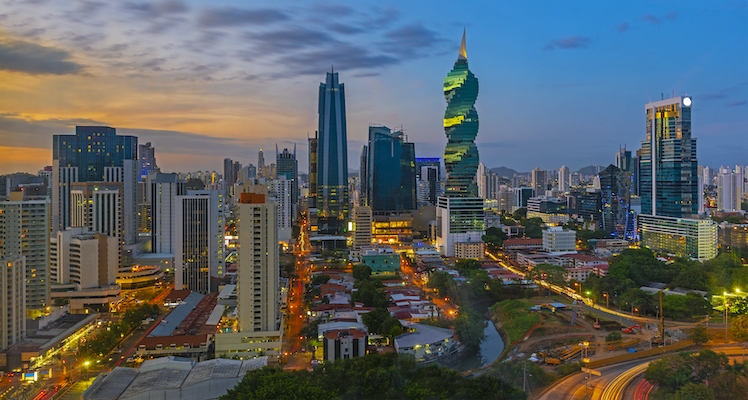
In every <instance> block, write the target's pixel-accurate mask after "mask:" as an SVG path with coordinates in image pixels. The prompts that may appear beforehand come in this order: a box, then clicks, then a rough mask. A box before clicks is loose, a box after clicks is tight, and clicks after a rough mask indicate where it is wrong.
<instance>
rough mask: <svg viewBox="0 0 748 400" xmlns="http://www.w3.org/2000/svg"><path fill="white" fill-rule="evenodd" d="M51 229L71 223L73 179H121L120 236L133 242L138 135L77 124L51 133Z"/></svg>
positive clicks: (119, 180)
mask: <svg viewBox="0 0 748 400" xmlns="http://www.w3.org/2000/svg"><path fill="white" fill-rule="evenodd" d="M52 156H53V163H52V189H53V190H52V230H53V231H59V230H64V229H65V228H67V227H68V226H70V210H71V207H70V205H71V203H70V187H71V184H72V183H74V182H120V183H122V238H123V240H124V242H125V244H132V243H134V242H135V236H136V232H137V221H136V217H135V215H136V204H137V201H136V197H137V193H136V182H137V181H138V165H139V160H138V138H137V137H135V136H121V135H117V134H116V130H115V129H114V128H110V127H108V126H76V127H75V135H54V136H53V137H52Z"/></svg>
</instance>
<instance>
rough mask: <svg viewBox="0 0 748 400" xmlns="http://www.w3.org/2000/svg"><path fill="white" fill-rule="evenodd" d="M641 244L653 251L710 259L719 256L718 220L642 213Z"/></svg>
mask: <svg viewBox="0 0 748 400" xmlns="http://www.w3.org/2000/svg"><path fill="white" fill-rule="evenodd" d="M639 226H640V227H641V244H642V247H648V248H650V249H652V250H654V251H659V252H663V253H667V254H672V255H676V256H679V257H689V258H692V259H695V260H701V261H703V260H710V259H712V258H714V257H716V256H717V229H718V226H717V223H716V222H714V221H712V220H709V219H689V218H674V217H665V216H656V215H640V216H639Z"/></svg>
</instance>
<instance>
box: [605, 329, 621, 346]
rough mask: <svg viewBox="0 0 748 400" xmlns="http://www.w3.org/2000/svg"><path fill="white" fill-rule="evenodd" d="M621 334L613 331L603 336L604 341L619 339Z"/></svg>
mask: <svg viewBox="0 0 748 400" xmlns="http://www.w3.org/2000/svg"><path fill="white" fill-rule="evenodd" d="M622 337H623V336H621V332H618V331H613V332H610V333H609V334H608V336H606V337H605V342H606V343H610V342H615V341H616V340H621V338H622Z"/></svg>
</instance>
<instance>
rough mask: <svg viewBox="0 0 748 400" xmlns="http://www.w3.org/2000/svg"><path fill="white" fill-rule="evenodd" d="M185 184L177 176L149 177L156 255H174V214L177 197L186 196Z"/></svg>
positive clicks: (154, 250)
mask: <svg viewBox="0 0 748 400" xmlns="http://www.w3.org/2000/svg"><path fill="white" fill-rule="evenodd" d="M186 193H187V192H186V188H185V183H184V181H183V180H182V179H180V178H179V175H177V174H152V175H149V176H148V198H147V201H148V202H149V203H151V248H152V250H153V252H154V253H164V254H174V252H175V247H174V246H175V238H174V230H175V227H174V224H175V221H174V212H175V207H176V205H175V202H176V198H177V196H183V195H185V194H186Z"/></svg>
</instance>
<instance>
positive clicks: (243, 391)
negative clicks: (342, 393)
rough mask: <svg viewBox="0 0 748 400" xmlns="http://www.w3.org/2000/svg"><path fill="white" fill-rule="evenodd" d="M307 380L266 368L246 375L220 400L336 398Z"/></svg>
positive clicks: (311, 399) (303, 377)
mask: <svg viewBox="0 0 748 400" xmlns="http://www.w3.org/2000/svg"><path fill="white" fill-rule="evenodd" d="M307 375H308V374H307ZM305 378H306V376H304V375H303V374H289V373H286V372H284V371H283V370H280V369H277V368H271V367H265V368H262V369H260V370H255V371H250V373H247V374H245V375H244V378H242V380H241V382H239V384H238V385H236V386H235V387H234V388H233V389H230V390H229V391H228V392H227V393H226V394H225V395H223V396H221V397H220V398H221V399H222V400H223V399H242V400H254V399H258V400H259V399H289V400H291V399H293V400H297V399H298V400H306V399H308V400H315V399H331V398H333V397H334V396H333V394H332V393H331V392H329V391H327V390H325V389H323V388H321V387H319V386H317V385H314V384H313V383H312V382H311V381H310V380H309V379H305Z"/></svg>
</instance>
